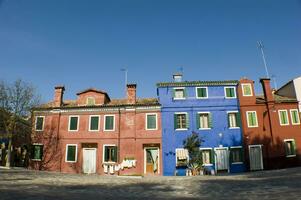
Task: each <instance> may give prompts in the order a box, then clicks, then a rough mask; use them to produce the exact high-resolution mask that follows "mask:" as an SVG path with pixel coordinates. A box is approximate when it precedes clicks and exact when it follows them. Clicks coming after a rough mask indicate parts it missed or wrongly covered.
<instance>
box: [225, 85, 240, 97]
mask: <svg viewBox="0 0 301 200" xmlns="http://www.w3.org/2000/svg"><path fill="white" fill-rule="evenodd" d="M230 88H233V89H234V97H227V89H230ZM224 93H225V98H226V99H236V98H237V97H236V87H224Z"/></svg>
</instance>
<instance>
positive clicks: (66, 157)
mask: <svg viewBox="0 0 301 200" xmlns="http://www.w3.org/2000/svg"><path fill="white" fill-rule="evenodd" d="M69 146H75V158H74V161H70V160H67V159H68V147H69ZM65 162H67V163H76V162H77V144H66V154H65Z"/></svg>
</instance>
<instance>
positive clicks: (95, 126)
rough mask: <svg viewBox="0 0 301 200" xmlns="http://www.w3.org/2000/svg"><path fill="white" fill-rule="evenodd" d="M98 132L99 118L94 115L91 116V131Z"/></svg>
mask: <svg viewBox="0 0 301 200" xmlns="http://www.w3.org/2000/svg"><path fill="white" fill-rule="evenodd" d="M98 130H99V116H95V115H92V116H90V125H89V131H98Z"/></svg>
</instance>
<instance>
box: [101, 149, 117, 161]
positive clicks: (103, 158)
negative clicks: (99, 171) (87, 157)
mask: <svg viewBox="0 0 301 200" xmlns="http://www.w3.org/2000/svg"><path fill="white" fill-rule="evenodd" d="M106 147H117V151H118V146H117V145H116V144H104V145H103V146H102V163H105V164H113V163H116V162H106V161H105V153H106ZM117 155H118V152H117ZM117 161H118V160H117Z"/></svg>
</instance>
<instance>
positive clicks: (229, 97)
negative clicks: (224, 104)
mask: <svg viewBox="0 0 301 200" xmlns="http://www.w3.org/2000/svg"><path fill="white" fill-rule="evenodd" d="M225 99H236V97H225Z"/></svg>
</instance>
